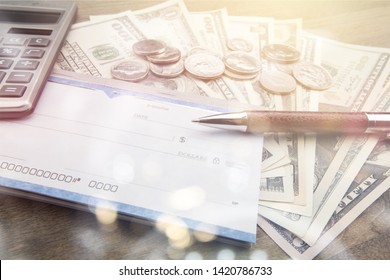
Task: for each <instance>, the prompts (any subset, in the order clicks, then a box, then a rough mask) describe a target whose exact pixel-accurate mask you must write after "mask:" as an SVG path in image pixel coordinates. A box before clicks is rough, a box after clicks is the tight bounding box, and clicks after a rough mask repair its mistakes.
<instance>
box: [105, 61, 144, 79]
mask: <svg viewBox="0 0 390 280" xmlns="http://www.w3.org/2000/svg"><path fill="white" fill-rule="evenodd" d="M148 73H149V64H148V63H147V62H146V61H144V60H141V59H131V60H126V61H122V62H120V63H118V64H116V65H114V66H113V67H112V68H111V75H112V77H113V78H115V79H118V80H124V81H128V82H138V81H141V80H143V79H144V78H146V76H147V75H148Z"/></svg>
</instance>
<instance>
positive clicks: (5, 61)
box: [0, 58, 14, 69]
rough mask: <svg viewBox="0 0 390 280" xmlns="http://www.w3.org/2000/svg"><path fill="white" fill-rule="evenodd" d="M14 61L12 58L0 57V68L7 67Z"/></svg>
mask: <svg viewBox="0 0 390 280" xmlns="http://www.w3.org/2000/svg"><path fill="white" fill-rule="evenodd" d="M13 62H14V61H13V60H12V59H5V58H4V59H2V58H0V69H9V68H11V65H12V63H13Z"/></svg>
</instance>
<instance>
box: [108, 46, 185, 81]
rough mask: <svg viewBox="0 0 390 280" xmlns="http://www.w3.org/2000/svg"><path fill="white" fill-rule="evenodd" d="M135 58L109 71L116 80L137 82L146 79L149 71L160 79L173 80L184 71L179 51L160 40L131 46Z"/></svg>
mask: <svg viewBox="0 0 390 280" xmlns="http://www.w3.org/2000/svg"><path fill="white" fill-rule="evenodd" d="M133 52H134V54H136V55H137V57H133V58H131V59H129V60H126V61H123V62H120V63H119V64H117V65H115V66H113V67H112V69H111V74H112V76H113V77H114V78H116V79H121V80H125V81H129V82H138V81H141V80H142V79H144V78H146V77H147V76H148V74H149V71H150V72H152V73H153V74H154V75H156V76H158V77H161V78H175V77H177V76H179V75H180V74H181V73H183V71H184V63H183V60H182V59H181V52H180V50H179V49H177V48H174V47H172V46H167V44H166V43H165V42H163V41H161V40H155V39H146V40H141V41H138V42H136V43H134V44H133Z"/></svg>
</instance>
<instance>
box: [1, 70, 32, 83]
mask: <svg viewBox="0 0 390 280" xmlns="http://www.w3.org/2000/svg"><path fill="white" fill-rule="evenodd" d="M32 76H33V74H32V73H29V72H11V74H10V75H9V76H8V79H7V83H28V82H30V81H31V79H32Z"/></svg>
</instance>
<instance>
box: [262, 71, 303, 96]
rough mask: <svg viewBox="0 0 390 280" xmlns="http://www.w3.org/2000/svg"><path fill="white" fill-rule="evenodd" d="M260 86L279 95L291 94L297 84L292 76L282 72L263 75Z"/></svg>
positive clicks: (264, 73)
mask: <svg viewBox="0 0 390 280" xmlns="http://www.w3.org/2000/svg"><path fill="white" fill-rule="evenodd" d="M260 84H261V86H262V87H263V88H264V89H266V90H268V91H270V92H271V93H277V94H287V93H290V92H292V91H294V90H295V88H296V87H297V83H296V81H295V79H294V78H293V77H292V76H290V75H289V74H286V73H284V72H280V71H270V72H263V73H261V75H260Z"/></svg>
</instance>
